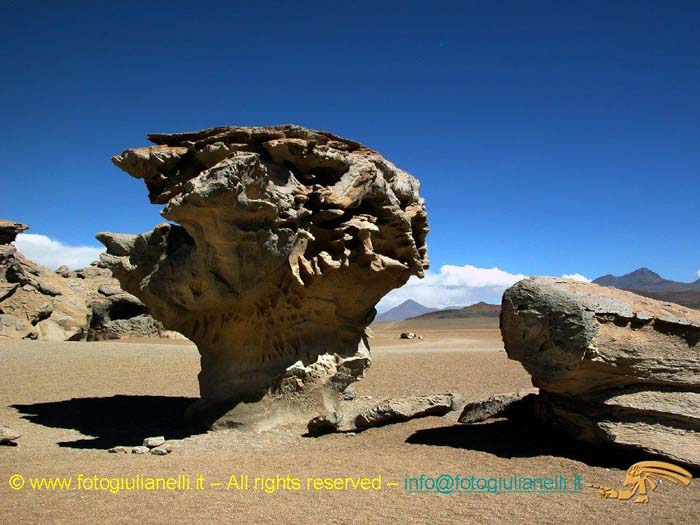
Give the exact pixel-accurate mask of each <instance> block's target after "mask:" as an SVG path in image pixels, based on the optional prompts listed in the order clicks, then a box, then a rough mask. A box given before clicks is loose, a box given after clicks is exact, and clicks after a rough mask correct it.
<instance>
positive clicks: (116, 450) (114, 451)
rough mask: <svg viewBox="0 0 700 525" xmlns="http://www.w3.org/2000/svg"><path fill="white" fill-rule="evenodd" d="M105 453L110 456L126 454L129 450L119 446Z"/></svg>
mask: <svg viewBox="0 0 700 525" xmlns="http://www.w3.org/2000/svg"><path fill="white" fill-rule="evenodd" d="M107 452H110V453H112V454H128V453H129V449H128V447H122V446H119V447H112V448H110V449H109V450H108V451H107Z"/></svg>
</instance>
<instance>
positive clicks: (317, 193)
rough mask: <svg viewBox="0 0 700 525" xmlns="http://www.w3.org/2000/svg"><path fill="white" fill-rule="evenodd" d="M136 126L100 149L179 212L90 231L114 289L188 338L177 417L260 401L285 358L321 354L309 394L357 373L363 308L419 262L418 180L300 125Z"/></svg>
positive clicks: (422, 227)
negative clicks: (141, 225)
mask: <svg viewBox="0 0 700 525" xmlns="http://www.w3.org/2000/svg"><path fill="white" fill-rule="evenodd" d="M149 139H150V140H151V141H152V142H154V143H155V144H156V145H155V146H151V147H144V148H137V149H130V150H126V151H125V152H124V153H122V154H121V155H118V156H116V157H114V158H113V161H114V163H115V164H116V165H117V166H119V167H120V168H121V169H123V170H124V171H126V172H127V173H129V174H130V175H132V176H133V177H136V178H140V179H144V181H145V183H146V186H147V188H148V191H149V198H150V200H151V202H152V203H154V204H163V205H165V207H164V209H163V211H162V215H163V217H165V218H166V219H168V220H169V221H172V222H174V223H177V224H161V225H158V226H157V227H156V228H155V229H154V230H152V231H150V232H147V233H144V234H141V235H124V234H112V233H100V234H98V236H97V238H98V239H99V240H100V241H101V242H102V243H103V244H104V245H105V246H106V247H107V254H106V255H103V256H102V262H103V264H105V265H106V266H107V267H109V268H110V269H111V270H112V272H113V273H114V275H115V276H116V277H117V279H119V281H120V283H121V284H122V287H123V288H124V289H125V290H126V291H128V292H129V293H132V294H134V295H135V296H136V297H138V298H139V299H140V300H141V301H143V302H144V303H145V304H146V305H148V307H149V309H150V311H151V313H152V315H153V316H154V317H155V318H156V319H158V320H160V321H162V322H163V324H164V325H165V327H166V328H169V329H173V330H177V331H178V332H181V333H183V334H184V335H186V336H187V337H188V338H190V339H191V340H193V341H194V342H195V343H196V345H197V347H198V348H199V351H200V353H201V354H202V361H201V363H202V370H201V373H200V375H199V383H200V390H201V394H202V398H203V399H202V401H201V402H200V403H199V405H198V406H197V407H194V408H193V410H192V414H191V415H195V413H196V412H197V411H198V410H200V409H201V410H204V409H206V407H207V406H208V405H216V404H220V403H224V404H234V405H235V403H237V402H245V403H249V402H254V401H258V400H260V399H262V398H263V397H265V396H268V395H269V394H270V393H271V390H272V389H273V388H274V386H275V385H276V384H277V383H278V382H279V378H280V376H284V375H285V374H288V371H287V369H288V368H289V367H290V366H292V365H293V364H294V363H296V362H297V361H301V363H302V365H301V366H303V367H309V366H315V365H314V363H319V362H320V363H322V364H321V367H322V368H323V363H325V361H326V358H324V357H323V356H324V355H326V354H328V355H330V356H337V357H334V358H333V359H334V364H333V366H332V367H331V368H335V370H336V371H331V372H330V373H328V374H321V375H322V377H321V378H319V379H318V381H312V382H310V383H305V385H310V384H311V383H315V384H319V383H320V384H323V385H324V388H322V389H321V390H320V391H319V392H317V393H316V394H315V395H316V396H320V397H321V398H323V399H324V401H323V402H322V403H321V404H325V401H327V400H328V395H327V394H328V392H329V391H331V392H332V393H333V392H335V391H336V390H337V388H339V385H346V384H347V378H351V379H353V380H354V379H356V378H359V377H361V375H362V371H363V370H364V368H365V367H366V366H368V364H369V345H368V341H367V336H366V334H365V327H366V326H367V325H368V324H369V323H370V322H371V321H372V320H373V319H374V316H375V314H376V311H375V309H374V306H375V305H376V303H377V302H378V301H379V300H380V299H381V298H382V297H383V296H384V295H385V294H386V293H387V292H388V291H390V290H392V289H393V288H396V287H399V286H401V285H403V284H404V283H405V282H406V281H407V280H408V278H409V277H410V276H411V275H418V276H423V272H424V270H425V269H426V268H427V267H428V259H427V253H426V244H425V237H426V234H427V232H428V227H427V223H426V212H425V208H424V202H423V199H422V198H420V196H419V194H418V190H419V184H418V181H417V180H416V179H415V178H413V177H412V176H411V175H409V174H408V173H406V172H404V171H402V170H400V169H398V168H397V167H396V166H394V165H393V164H392V163H391V162H389V161H388V160H386V159H384V158H383V157H382V156H381V155H379V154H378V153H376V152H375V151H372V150H371V149H369V148H367V147H365V146H363V145H361V144H358V143H357V142H353V141H350V140H345V139H342V138H340V137H336V136H335V135H332V134H330V133H326V132H319V131H312V130H308V129H304V128H301V127H298V126H275V127H256V128H247V127H222V128H213V129H207V130H203V131H198V132H193V133H179V134H172V135H166V134H155V135H149ZM358 367H359V369H358ZM338 374H341V375H343V376H344V377H345V378H346V379H343V380H340V381H336V380H331V379H333V378H335V377H336V376H337V375H338ZM325 387H328V388H325ZM302 390H308V389H302ZM312 390H313V389H312ZM331 397H332V396H331ZM316 401H318V402H320V401H319V399H318V398H317V399H316ZM312 404H313V403H312ZM229 416H231V415H230V414H229ZM231 418H232V419H233V420H235V417H233V416H231ZM234 422H235V421H234Z"/></svg>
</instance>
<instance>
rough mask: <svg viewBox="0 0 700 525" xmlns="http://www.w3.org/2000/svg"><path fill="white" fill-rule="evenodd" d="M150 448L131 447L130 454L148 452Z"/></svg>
mask: <svg viewBox="0 0 700 525" xmlns="http://www.w3.org/2000/svg"><path fill="white" fill-rule="evenodd" d="M149 452H150V449H149V448H148V447H133V448H132V449H131V453H132V454H148V453H149Z"/></svg>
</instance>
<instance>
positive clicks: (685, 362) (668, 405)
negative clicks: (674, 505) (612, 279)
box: [501, 277, 700, 467]
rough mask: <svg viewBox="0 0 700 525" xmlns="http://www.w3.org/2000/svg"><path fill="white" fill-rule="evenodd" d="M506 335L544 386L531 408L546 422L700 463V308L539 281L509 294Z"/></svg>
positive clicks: (509, 348) (595, 439) (512, 352)
mask: <svg viewBox="0 0 700 525" xmlns="http://www.w3.org/2000/svg"><path fill="white" fill-rule="evenodd" d="M501 330H502V334H503V341H504V343H505V348H506V352H507V353H508V356H509V357H510V358H511V359H515V360H517V361H520V362H521V363H522V364H523V366H524V367H525V369H526V370H527V371H528V372H529V373H530V374H531V375H532V382H533V384H534V385H535V386H536V387H539V389H540V394H539V396H537V403H536V405H533V404H529V406H528V409H529V410H531V411H532V412H533V415H534V417H536V418H537V419H539V420H540V421H541V422H543V423H545V424H548V425H552V426H554V427H557V428H559V429H562V430H564V431H565V432H567V433H569V434H571V435H572V436H574V437H576V438H578V439H581V440H584V441H588V442H592V443H597V444H608V445H613V446H618V447H624V448H628V449H634V450H640V451H643V452H645V453H651V454H655V455H659V456H662V457H665V458H667V459H669V460H672V461H675V462H678V463H682V464H685V465H691V466H695V467H698V466H700V344H699V341H700V312H698V311H697V310H691V309H689V308H685V307H683V306H679V305H676V304H672V303H665V302H660V301H656V300H653V299H647V298H645V297H641V296H638V295H635V294H633V293H630V292H625V291H622V290H617V289H615V288H606V287H601V286H598V285H595V284H589V283H579V282H575V281H570V280H565V279H556V278H549V277H537V278H531V279H525V280H523V281H520V282H519V283H517V284H516V285H514V286H513V287H512V288H510V289H508V290H507V291H506V293H505V294H504V297H503V313H502V317H501ZM523 406H524V405H523Z"/></svg>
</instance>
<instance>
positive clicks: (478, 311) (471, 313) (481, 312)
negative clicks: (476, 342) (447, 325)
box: [411, 301, 501, 320]
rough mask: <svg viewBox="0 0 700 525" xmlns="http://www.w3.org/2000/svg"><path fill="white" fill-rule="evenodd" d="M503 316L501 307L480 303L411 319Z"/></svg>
mask: <svg viewBox="0 0 700 525" xmlns="http://www.w3.org/2000/svg"><path fill="white" fill-rule="evenodd" d="M499 315H501V306H500V305H498V304H489V303H484V302H483V301H482V302H479V303H476V304H472V305H469V306H465V307H464V308H459V309H455V310H438V311H437V312H430V313H427V314H423V315H419V316H416V317H412V318H411V319H415V320H419V319H469V318H472V317H498V316H499Z"/></svg>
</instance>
